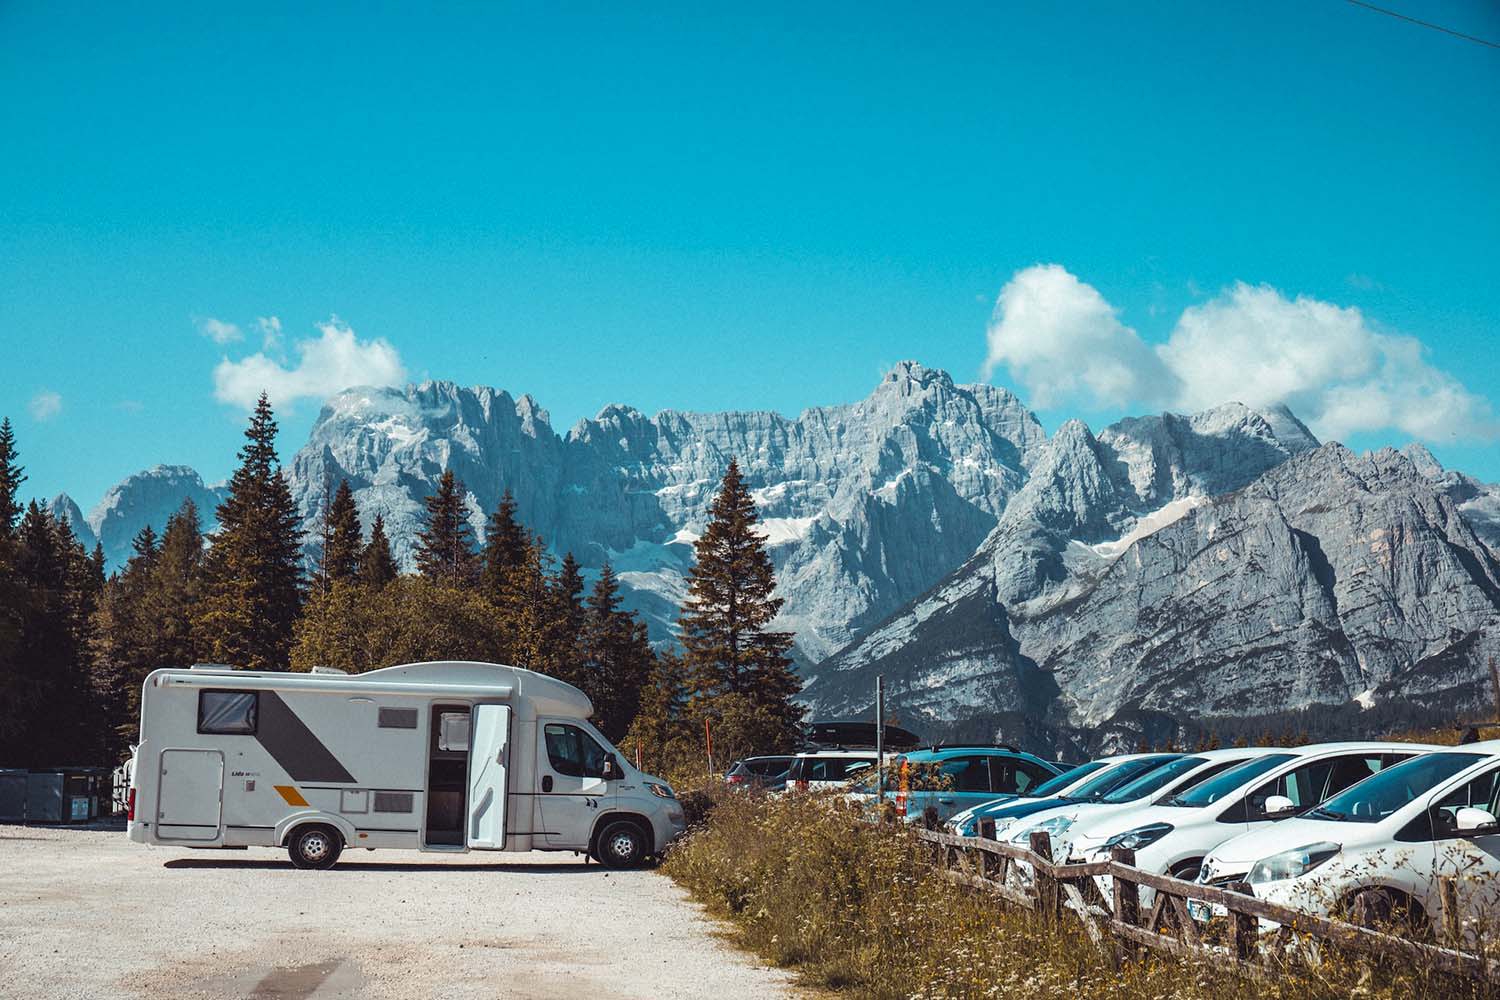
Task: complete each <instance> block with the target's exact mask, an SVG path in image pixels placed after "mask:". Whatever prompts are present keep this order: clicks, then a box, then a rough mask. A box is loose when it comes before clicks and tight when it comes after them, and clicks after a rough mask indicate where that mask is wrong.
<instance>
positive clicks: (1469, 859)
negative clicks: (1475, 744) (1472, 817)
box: [1417, 768, 1500, 940]
mask: <svg viewBox="0 0 1500 1000" xmlns="http://www.w3.org/2000/svg"><path fill="white" fill-rule="evenodd" d="M1465 807H1474V808H1478V809H1483V810H1485V811H1487V812H1488V813H1489V814H1490V815H1491V816H1497V817H1500V768H1492V769H1490V770H1489V771H1486V772H1485V773H1483V774H1481V775H1480V776H1478V777H1477V778H1473V779H1471V780H1470V781H1468V782H1466V783H1464V784H1463V785H1462V786H1461V787H1459V788H1458V789H1456V790H1454V791H1452V792H1449V793H1447V794H1446V795H1443V796H1441V797H1440V798H1438V799H1437V800H1436V801H1435V802H1434V804H1433V806H1432V807H1431V809H1430V810H1429V815H1430V818H1431V823H1432V843H1433V853H1432V867H1431V874H1430V876H1428V877H1423V876H1427V873H1426V872H1418V873H1417V875H1418V877H1419V879H1418V881H1419V884H1420V886H1421V889H1422V890H1424V891H1422V892H1420V896H1422V897H1425V898H1423V905H1424V907H1425V909H1426V910H1427V912H1428V913H1431V914H1438V913H1439V912H1440V911H1441V908H1442V897H1441V894H1440V893H1439V892H1438V884H1437V883H1438V879H1440V878H1442V877H1444V876H1451V877H1453V879H1454V881H1455V883H1456V885H1455V888H1456V890H1457V896H1458V915H1459V919H1460V921H1461V922H1462V927H1463V931H1464V934H1465V936H1466V937H1468V938H1469V939H1471V940H1472V939H1474V938H1476V937H1484V938H1486V939H1488V938H1492V937H1493V935H1494V934H1495V932H1496V931H1497V930H1500V926H1497V921H1500V831H1494V832H1478V833H1471V832H1460V831H1459V829H1458V823H1457V814H1458V810H1460V809H1463V808H1465Z"/></svg>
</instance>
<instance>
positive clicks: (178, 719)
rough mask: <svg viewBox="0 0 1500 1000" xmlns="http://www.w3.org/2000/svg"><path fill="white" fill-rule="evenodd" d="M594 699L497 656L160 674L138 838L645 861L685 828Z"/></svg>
mask: <svg viewBox="0 0 1500 1000" xmlns="http://www.w3.org/2000/svg"><path fill="white" fill-rule="evenodd" d="M592 712H593V706H592V705H591V704H590V703H589V699H588V698H587V697H586V696H585V695H584V694H583V692H581V691H579V690H578V689H577V688H575V687H573V686H572V685H570V684H566V683H564V682H562V681H560V680H557V679H556V678H553V677H547V676H545V675H543V674H538V673H533V672H532V671H530V670H522V669H520V668H519V667H508V666H501V665H499V664H493V663H465V662H440V663H412V664H406V665H403V666H395V667H386V668H384V669H381V670H373V671H371V672H369V673H365V674H354V675H346V674H344V673H342V672H341V671H337V670H329V669H326V668H318V669H315V670H314V671H313V672H312V673H305V674H304V673H275V672H252V671H242V670H235V669H233V668H230V667H225V666H218V665H212V664H197V665H194V666H192V667H188V668H172V669H163V670H156V671H153V672H152V673H151V674H150V676H148V677H147V678H146V682H145V686H144V690H143V691H142V695H141V735H140V742H139V744H138V745H137V746H136V748H135V755H134V757H133V759H132V782H131V785H130V792H129V800H128V806H127V817H128V826H127V835H128V836H129V837H130V839H131V840H133V841H135V842H136V843H139V844H163V845H172V846H176V847H218V848H238V847H285V848H287V850H288V852H289V853H290V854H291V859H292V863H293V864H295V865H296V866H297V867H299V868H328V867H331V866H332V865H333V864H334V862H335V861H337V860H338V857H339V854H340V852H341V851H342V850H343V849H344V848H345V847H350V848H354V847H364V848H370V849H374V848H381V847H384V848H405V849H408V850H420V851H460V852H461V851H470V850H487V851H532V850H544V851H579V852H587V853H588V854H590V855H591V856H593V857H595V858H597V859H599V860H600V861H602V862H603V863H604V864H606V865H610V866H612V867H630V866H634V865H638V864H642V863H644V862H645V861H646V860H647V859H649V858H650V857H652V856H655V855H657V854H660V853H661V851H662V850H663V849H664V848H665V847H666V846H667V844H669V843H670V842H671V841H672V840H673V839H674V838H675V837H677V836H679V835H680V834H681V833H682V832H683V829H684V822H683V813H682V807H681V805H680V804H679V803H678V801H677V799H676V796H675V795H674V794H673V792H672V789H671V788H670V787H668V785H667V783H666V782H664V781H662V780H661V779H659V778H655V777H652V776H651V775H648V774H643V773H642V772H640V771H637V770H636V769H635V768H633V767H631V765H630V764H629V763H628V762H627V761H625V760H624V759H623V758H622V756H621V755H620V754H619V753H618V752H617V751H616V750H615V748H614V747H613V746H611V745H610V743H609V741H608V740H606V739H605V738H604V737H603V736H601V735H600V734H599V731H598V730H597V729H595V728H594V727H593V726H592V725H590V724H589V721H588V717H589V716H590V715H591V714H592Z"/></svg>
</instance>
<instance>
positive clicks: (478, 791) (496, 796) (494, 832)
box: [465, 705, 510, 851]
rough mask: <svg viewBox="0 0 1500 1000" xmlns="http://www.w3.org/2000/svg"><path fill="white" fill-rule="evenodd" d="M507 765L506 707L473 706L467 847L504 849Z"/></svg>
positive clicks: (507, 720) (508, 738)
mask: <svg viewBox="0 0 1500 1000" xmlns="http://www.w3.org/2000/svg"><path fill="white" fill-rule="evenodd" d="M509 764H510V706H509V705H475V706H474V712H473V724H472V727H471V729H470V735H469V823H468V829H467V830H466V831H465V843H467V844H468V846H469V847H473V848H479V849H487V850H492V851H498V850H500V849H501V848H503V847H504V846H505V773H506V771H507V769H508V767H509Z"/></svg>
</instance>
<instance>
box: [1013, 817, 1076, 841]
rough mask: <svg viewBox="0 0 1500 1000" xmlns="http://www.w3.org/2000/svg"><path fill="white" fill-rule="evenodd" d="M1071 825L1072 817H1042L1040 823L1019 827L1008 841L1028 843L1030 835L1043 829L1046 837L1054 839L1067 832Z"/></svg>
mask: <svg viewBox="0 0 1500 1000" xmlns="http://www.w3.org/2000/svg"><path fill="white" fill-rule="evenodd" d="M1072 826H1073V817H1071V816H1054V817H1052V818H1051V819H1044V820H1042V821H1041V822H1040V823H1033V824H1030V825H1028V826H1023V827H1021V829H1020V830H1019V831H1017V832H1016V833H1015V834H1013V835H1012V836H1011V838H1010V842H1011V843H1012V844H1025V843H1029V842H1030V841H1031V835H1032V834H1033V833H1036V832H1038V831H1044V832H1046V834H1047V836H1048V837H1051V838H1053V839H1056V838H1058V837H1060V836H1062V835H1063V834H1064V833H1067V832H1068V830H1069V829H1070V828H1071V827H1072Z"/></svg>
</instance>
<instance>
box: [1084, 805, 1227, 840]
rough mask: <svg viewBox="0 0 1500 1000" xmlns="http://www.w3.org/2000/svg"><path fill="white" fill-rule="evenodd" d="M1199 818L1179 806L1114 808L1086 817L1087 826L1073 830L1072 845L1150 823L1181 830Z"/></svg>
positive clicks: (1194, 810)
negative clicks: (1163, 824)
mask: <svg viewBox="0 0 1500 1000" xmlns="http://www.w3.org/2000/svg"><path fill="white" fill-rule="evenodd" d="M1122 805H1125V804H1124V803H1122ZM1202 815H1203V811H1202V810H1200V809H1183V808H1181V807H1179V806H1153V805H1136V806H1129V807H1128V808H1123V809H1121V808H1114V809H1110V810H1109V811H1107V812H1100V813H1095V814H1093V815H1090V816H1087V817H1085V818H1086V819H1087V822H1086V823H1083V824H1081V825H1078V826H1075V827H1074V828H1073V840H1074V842H1075V843H1076V842H1077V841H1079V840H1082V839H1085V838H1086V839H1089V840H1108V839H1109V838H1110V837H1113V836H1114V835H1115V834H1118V833H1124V832H1125V831H1126V830H1134V829H1135V828H1136V827H1138V826H1149V825H1150V824H1152V823H1171V824H1172V826H1173V827H1180V826H1185V825H1187V824H1188V823H1191V822H1192V821H1193V820H1195V819H1198V818H1199V817H1200V816H1202Z"/></svg>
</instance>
